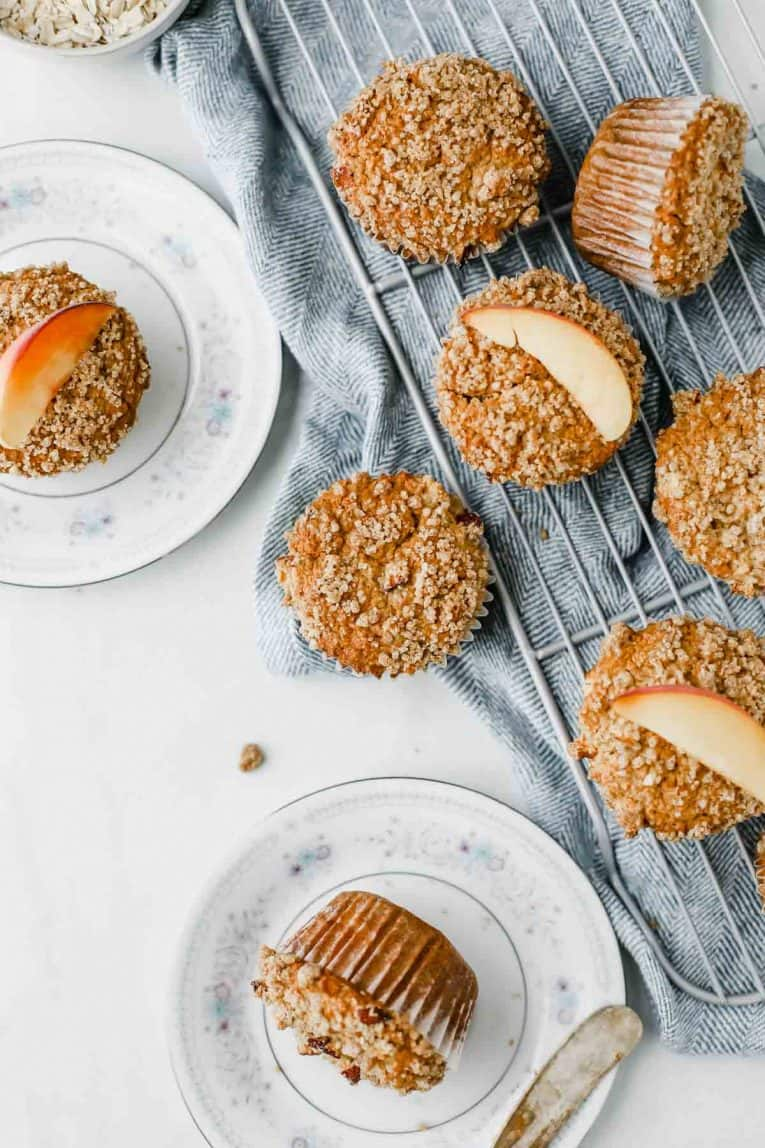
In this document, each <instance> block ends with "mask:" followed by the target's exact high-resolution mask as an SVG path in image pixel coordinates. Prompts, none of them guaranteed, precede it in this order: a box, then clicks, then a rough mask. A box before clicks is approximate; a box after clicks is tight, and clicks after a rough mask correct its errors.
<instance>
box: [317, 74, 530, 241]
mask: <svg viewBox="0 0 765 1148" xmlns="http://www.w3.org/2000/svg"><path fill="white" fill-rule="evenodd" d="M544 128H545V125H544V121H543V120H542V117H541V116H540V114H539V112H538V110H537V108H536V106H535V105H534V103H533V101H532V100H531V98H530V97H529V96H528V95H527V94H526V92H525V91H524V90H523V88H522V87H521V86H520V84H519V82H518V80H517V79H516V78H515V76H513V75H512V73H510V72H496V71H495V70H494V69H493V68H492V67H491V65H489V64H487V63H486V61H485V60H479V59H475V58H468V57H465V56H458V55H455V54H453V53H445V54H443V55H440V56H433V57H432V58H430V59H425V60H416V61H414V63H410V62H408V61H406V60H403V59H399V60H392V61H389V62H388V63H386V64H385V65H384V67H383V70H382V72H381V73H380V75H379V76H377V78H376V79H374V80H373V81H372V83H371V84H369V85H368V86H367V87H366V88H364V89H363V91H361V92H360V93H359V94H358V96H357V97H356V98H355V100H354V101H353V103H352V104H351V106H350V107H349V108H348V110H347V111H346V112H345V113H344V115H342V116H341V117H340V119H339V120H338V121H337V123H336V124H335V125H334V126H333V128H332V130H331V131H330V134H329V142H330V145H331V147H332V150H333V151H334V153H335V166H334V167H333V169H332V178H333V180H334V183H335V187H336V188H337V190H338V192H339V193H340V196H341V197H342V199H343V201H344V202H345V204H346V206H347V208H348V210H349V211H350V213H351V215H352V216H353V217H354V218H355V219H357V220H358V222H359V223H360V224H361V226H362V227H363V228H364V230H365V231H366V232H367V233H368V234H369V235H371V236H373V238H375V239H378V240H379V241H380V242H381V243H383V244H385V246H386V247H389V248H390V249H391V251H394V252H400V253H401V254H402V255H403V256H404V257H405V258H407V259H416V260H418V261H419V262H421V263H423V262H427V261H428V260H431V259H432V260H437V261H438V262H444V261H446V260H448V259H454V260H458V261H459V260H462V259H464V258H466V257H468V256H470V255H472V254H475V253H476V252H478V251H481V250H484V251H492V250H494V249H495V248H497V247H499V246H500V244H501V243H502V240H503V238H504V235H505V233H506V232H507V231H509V230H510V229H511V228H513V227H515V225H516V224H528V223H531V222H533V221H534V220H535V219H536V218H537V216H538V215H539V208H538V206H537V201H538V186H539V184H540V183H541V182H542V180H543V179H544V178H545V177H546V175H547V173H548V171H549V169H550V162H549V159H548V157H547V152H546V149H545V137H544Z"/></svg>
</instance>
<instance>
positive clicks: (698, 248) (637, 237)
mask: <svg viewBox="0 0 765 1148" xmlns="http://www.w3.org/2000/svg"><path fill="white" fill-rule="evenodd" d="M747 130H748V123H747V118H746V116H745V115H744V112H743V111H742V109H741V108H740V107H739V106H738V105H737V104H731V103H728V102H727V101H725V100H720V99H717V98H716V97H715V96H677V97H672V98H665V97H659V98H655V99H638V100H629V101H627V103H624V104H619V106H618V107H616V108H614V110H613V111H612V112H611V113H610V115H608V116H607V117H606V119H605V120H604V121H603V123H602V124H601V125H600V127H599V128H598V131H597V133H596V135H595V139H594V140H593V142H592V146H591V147H590V150H589V152H588V153H587V156H586V158H585V161H584V164H583V165H582V170H581V171H580V173H579V179H578V181H577V185H576V192H575V195H574V206H573V209H572V212H571V226H572V231H573V235H574V241H575V243H576V246H577V248H578V249H579V251H580V253H581V254H582V255H583V256H584V258H585V259H588V260H589V261H590V263H594V264H595V266H596V267H602V268H603V270H604V271H608V272H610V274H612V275H617V276H618V277H619V278H620V279H623V280H624V281H625V283H631V284H633V286H635V287H639V288H640V289H641V290H642V291H647V292H648V293H649V294H650V295H656V296H658V297H660V298H672V297H676V296H679V295H688V294H690V293H691V292H693V291H695V290H696V288H697V287H698V286H699V284H700V283H704V282H706V281H707V280H708V279H710V278H711V276H712V274H713V273H714V271H715V270H716V268H717V267H718V266H719V264H720V263H722V261H723V259H724V258H725V255H726V251H727V246H728V236H729V235H730V233H731V231H732V230H733V229H734V227H736V226H737V225H738V223H739V220H740V219H741V216H742V215H743V213H744V201H743V195H742V185H743V167H744V145H745V142H746V136H747Z"/></svg>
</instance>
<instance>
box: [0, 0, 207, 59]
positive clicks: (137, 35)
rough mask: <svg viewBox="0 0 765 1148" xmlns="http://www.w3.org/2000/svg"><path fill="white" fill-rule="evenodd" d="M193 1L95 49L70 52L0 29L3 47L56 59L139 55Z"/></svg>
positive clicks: (173, 2)
mask: <svg viewBox="0 0 765 1148" xmlns="http://www.w3.org/2000/svg"><path fill="white" fill-rule="evenodd" d="M189 3H190V0H169V2H168V5H167V8H166V9H165V10H164V12H162V13H160V15H159V16H157V17H156V18H155V19H154V20H152V22H151V23H150V24H145V25H144V27H143V28H137V29H136V31H135V32H132V33H131V34H130V35H129V36H123V37H122V38H121V39H119V40H115V41H114V42H113V43H112V44H94V45H93V46H92V47H82V48H69V47H59V46H55V45H52V44H37V43H35V42H34V41H33V40H24V39H22V38H20V37H18V36H13V35H11V33H10V32H6V31H5V30H4V29H3V28H2V27H0V44H4V45H5V44H12V45H16V46H17V47H19V48H21V49H22V50H23V51H30V52H37V53H42V52H47V53H49V54H52V55H55V56H68V57H70V58H71V59H83V60H84V59H92V58H93V57H94V56H127V55H130V54H132V53H134V52H140V51H141V50H142V49H143V48H145V47H146V45H147V44H151V42H152V41H153V40H156V39H157V37H158V36H161V35H162V33H163V32H166V31H167V29H168V28H170V27H171V25H173V24H174V23H175V21H176V20H177V19H178V17H179V16H180V15H181V13H182V12H183V11H184V9H185V8H186V7H187V6H188V4H189Z"/></svg>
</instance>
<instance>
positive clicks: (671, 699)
mask: <svg viewBox="0 0 765 1148" xmlns="http://www.w3.org/2000/svg"><path fill="white" fill-rule="evenodd" d="M611 709H612V710H614V711H615V712H616V713H618V714H621V716H622V717H626V718H629V719H630V720H631V721H634V722H636V723H637V724H638V725H640V726H642V727H643V728H644V729H648V730H650V731H651V732H652V733H656V734H658V735H659V737H663V738H664V740H665V741H668V742H670V743H671V744H672V745H674V746H675V747H676V748H677V749H679V750H682V751H683V752H684V753H688V754H690V755H691V757H695V758H697V760H698V761H700V762H702V764H703V765H706V766H708V767H709V769H712V770H714V772H715V773H719V774H720V776H721V777H724V778H725V779H726V780H727V781H732V782H733V784H734V785H737V786H738V787H739V789H743V790H745V791H746V792H747V793H750V794H751V795H752V797H756V798H757V800H758V801H761V802H762V803H763V804H765V727H763V726H761V725H760V723H759V722H758V721H757V720H756V719H755V718H753V717H752V715H751V714H749V713H747V712H746V710H744V709H742V708H741V706H739V705H736V703H735V702H732V701H731V700H730V698H726V697H724V696H723V695H722V694H716V693H714V692H713V691H712V690H702V689H698V688H697V687H696V686H681V685H666V686H642V687H639V688H637V689H634V690H628V691H627V693H624V694H622V695H621V697H618V698H616V699H615V700H614V701H613V702H612V703H611Z"/></svg>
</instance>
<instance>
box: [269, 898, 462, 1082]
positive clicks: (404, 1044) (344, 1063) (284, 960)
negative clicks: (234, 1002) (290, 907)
mask: <svg viewBox="0 0 765 1148" xmlns="http://www.w3.org/2000/svg"><path fill="white" fill-rule="evenodd" d="M253 988H254V990H255V993H256V995H257V996H258V997H260V999H261V1000H263V1001H264V1002H265V1004H266V1005H267V1006H268V1007H269V1008H270V1009H272V1010H273V1014H274V1017H275V1020H276V1024H277V1026H278V1027H279V1028H281V1029H284V1028H291V1029H293V1030H294V1032H295V1037H296V1040H297V1042H298V1051H299V1052H300V1053H301V1054H303V1055H307V1056H319V1055H321V1056H325V1057H327V1058H329V1059H330V1060H331V1061H332V1062H334V1063H335V1064H336V1065H337V1068H338V1070H339V1071H340V1072H341V1073H342V1075H343V1076H344V1077H345V1078H346V1080H348V1081H349V1082H350V1083H351V1084H358V1082H359V1081H360V1080H369V1081H371V1083H372V1084H376V1085H379V1086H381V1087H385V1088H394V1089H395V1090H396V1091H397V1092H401V1093H407V1092H413V1091H420V1092H425V1091H427V1090H428V1089H430V1088H432V1087H433V1086H434V1085H436V1084H438V1083H439V1082H440V1081H441V1080H442V1079H443V1075H444V1072H445V1071H446V1067H447V1064H451V1065H452V1066H454V1065H455V1064H456V1062H457V1061H458V1059H459V1054H460V1052H461V1049H462V1045H463V1043H464V1040H465V1035H466V1033H467V1029H468V1025H469V1023H470V1018H471V1016H472V1013H473V1009H474V1007H475V1002H476V999H477V997H478V982H477V981H476V977H475V973H474V972H473V970H472V969H471V968H470V966H469V965H468V964H467V963H466V962H465V961H464V960H463V958H462V957H461V956H460V954H459V953H458V952H457V950H456V949H455V948H454V946H453V945H452V944H451V942H450V941H448V940H447V938H446V937H445V936H444V935H443V933H441V932H439V930H438V929H436V928H434V927H433V926H432V925H428V924H426V923H425V921H422V920H420V918H419V917H415V916H414V914H413V913H410V912H408V911H407V910H406V909H402V908H400V907H399V906H398V905H394V904H392V902H390V901H386V900H385V898H383V897H378V896H376V895H375V894H373V893H360V892H347V893H339V894H338V895H337V896H336V897H334V898H333V899H332V900H331V901H330V903H329V904H328V905H327V906H326V907H325V908H324V909H322V910H321V911H320V912H319V913H317V914H316V916H315V917H312V918H311V920H310V921H308V923H307V924H305V925H303V927H302V928H300V929H298V931H297V932H296V933H295V934H294V936H292V937H290V939H289V940H287V941H286V942H285V943H284V944H283V945H282V946H280V948H279V949H272V948H269V947H268V946H266V945H264V946H263V947H262V948H261V954H260V976H259V979H258V980H257V981H253Z"/></svg>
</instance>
